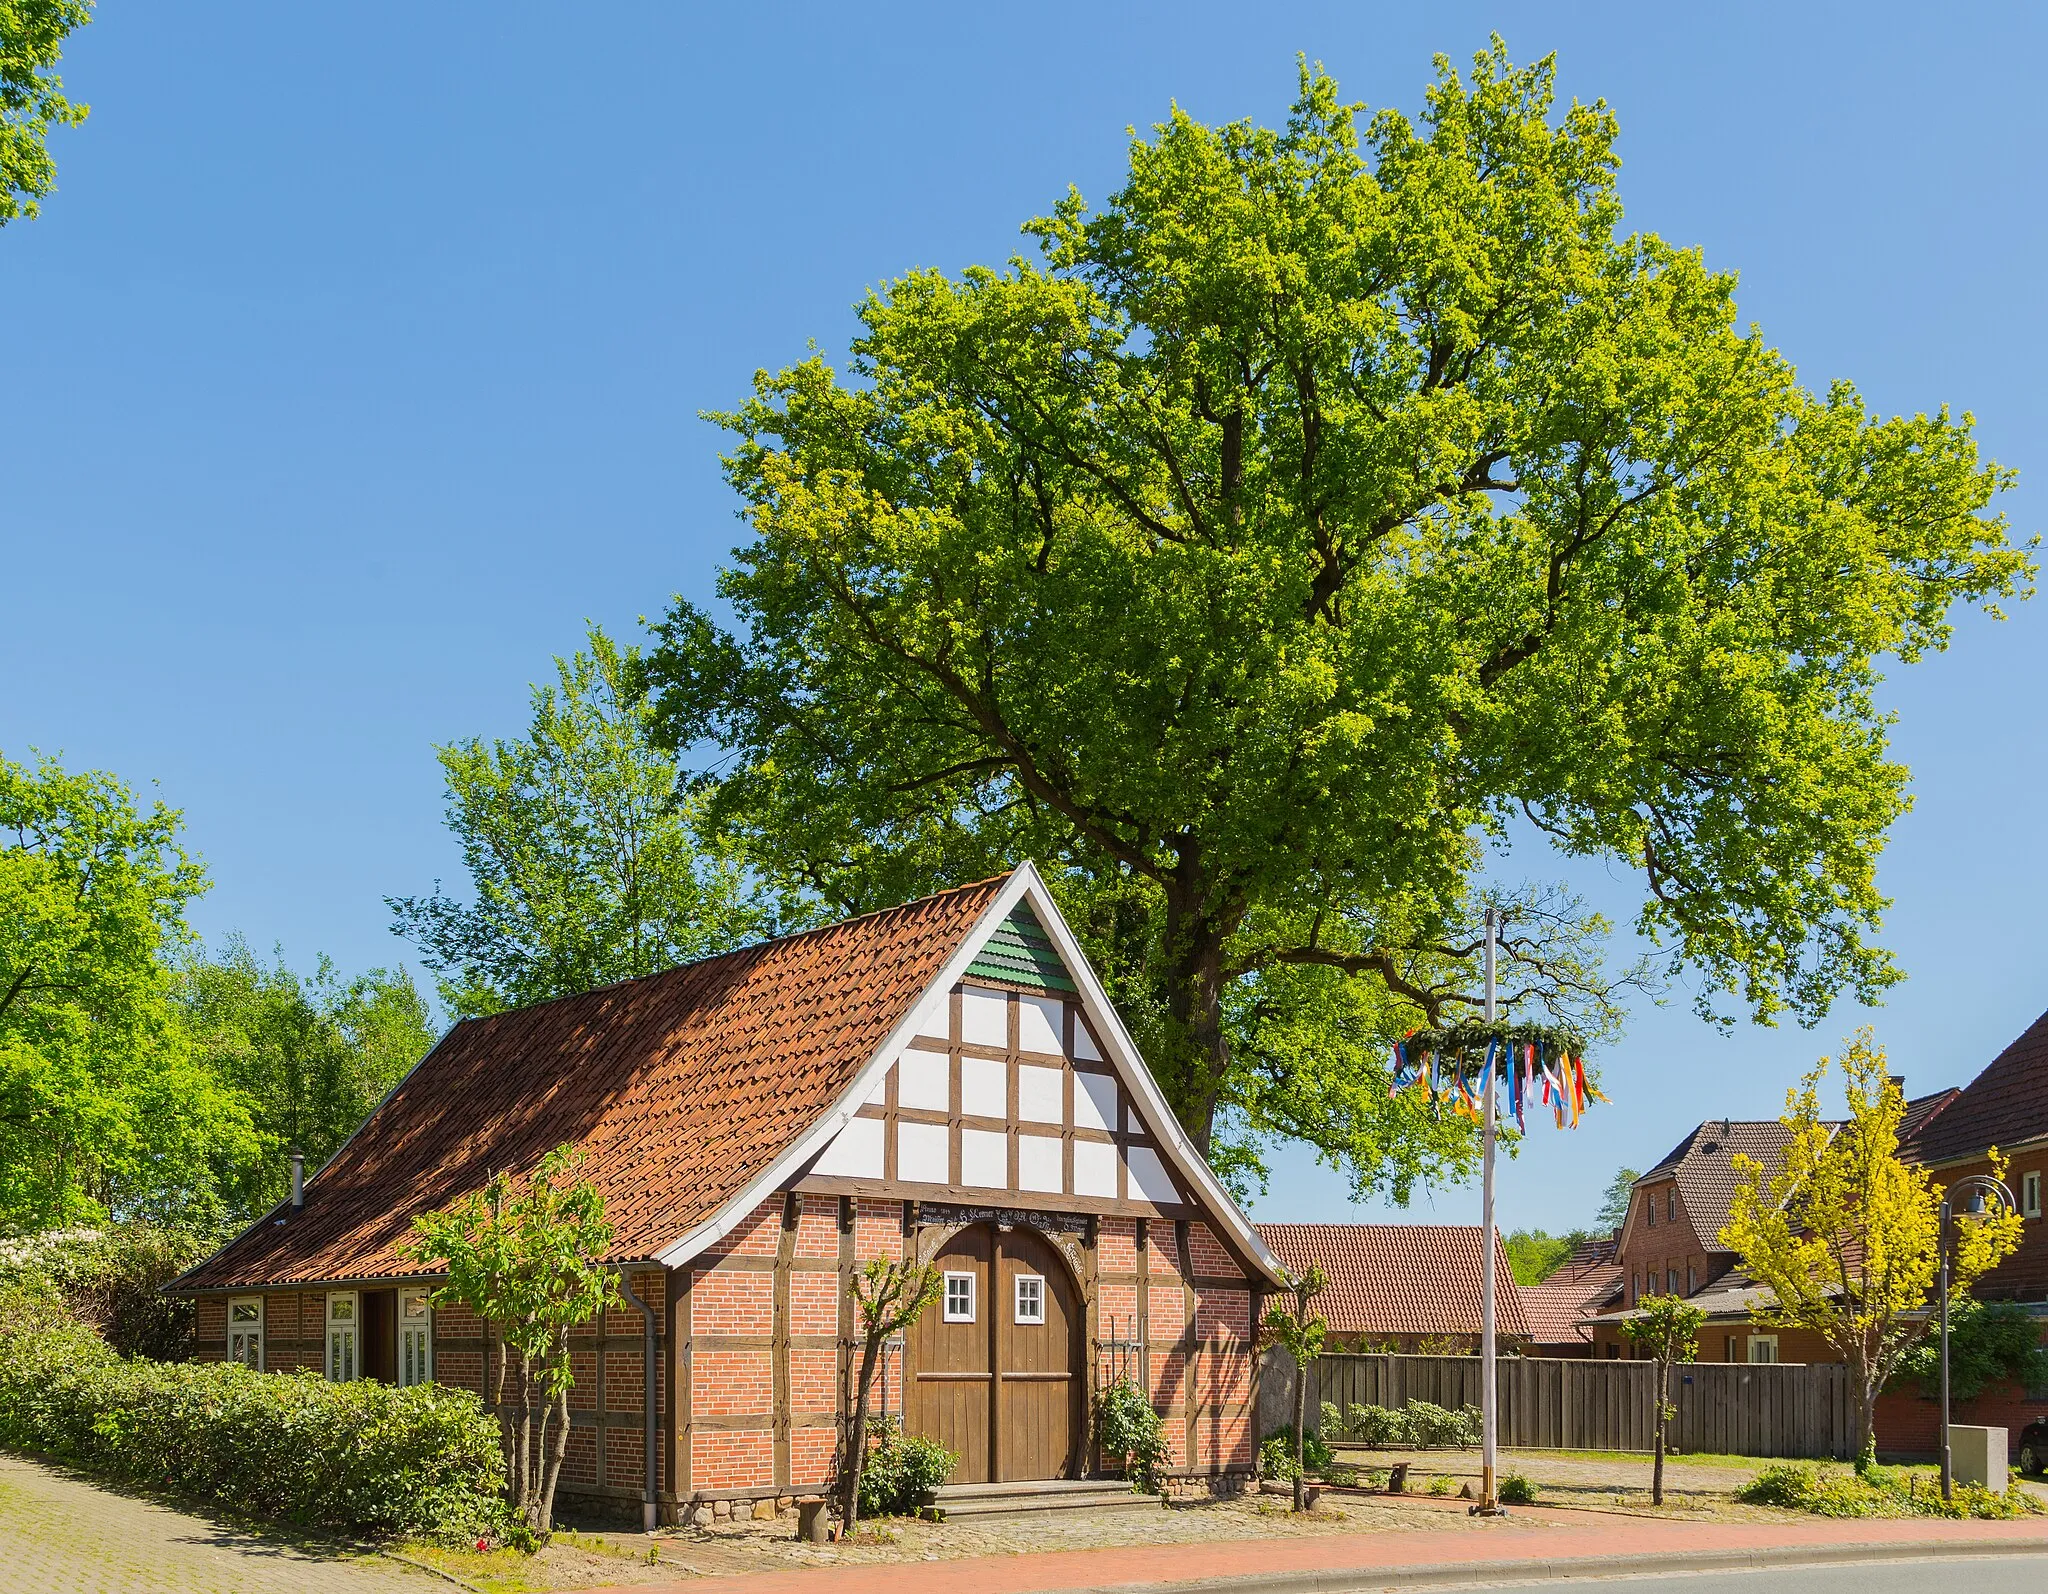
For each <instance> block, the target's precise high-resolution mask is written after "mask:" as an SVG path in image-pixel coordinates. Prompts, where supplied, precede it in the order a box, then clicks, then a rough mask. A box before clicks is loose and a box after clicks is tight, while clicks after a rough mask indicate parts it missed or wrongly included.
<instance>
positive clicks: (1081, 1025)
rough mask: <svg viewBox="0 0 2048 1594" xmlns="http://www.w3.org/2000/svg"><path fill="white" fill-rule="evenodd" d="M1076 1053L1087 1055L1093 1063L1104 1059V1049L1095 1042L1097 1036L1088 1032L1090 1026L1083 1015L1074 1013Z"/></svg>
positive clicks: (1078, 1055) (1081, 1055)
mask: <svg viewBox="0 0 2048 1594" xmlns="http://www.w3.org/2000/svg"><path fill="white" fill-rule="evenodd" d="M1074 1055H1075V1056H1076V1057H1085V1058H1087V1059H1088V1061H1089V1062H1091V1063H1099V1062H1101V1061H1103V1056H1102V1050H1101V1048H1100V1047H1098V1046H1097V1045H1096V1044H1095V1037H1094V1036H1093V1035H1090V1034H1089V1033H1088V1026H1087V1024H1086V1023H1085V1022H1084V1021H1083V1020H1082V1018H1081V1015H1080V1014H1079V1013H1076V1014H1075V1015H1074Z"/></svg>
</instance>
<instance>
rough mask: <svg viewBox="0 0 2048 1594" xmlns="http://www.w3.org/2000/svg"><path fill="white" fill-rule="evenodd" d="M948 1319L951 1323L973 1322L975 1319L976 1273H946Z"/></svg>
mask: <svg viewBox="0 0 2048 1594" xmlns="http://www.w3.org/2000/svg"><path fill="white" fill-rule="evenodd" d="M946 1321H947V1322H949V1323H971V1322H973V1321H974V1275H973V1274H972V1273H948V1274H947V1275H946Z"/></svg>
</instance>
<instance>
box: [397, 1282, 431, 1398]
mask: <svg viewBox="0 0 2048 1594" xmlns="http://www.w3.org/2000/svg"><path fill="white" fill-rule="evenodd" d="M433 1380H434V1306H433V1302H432V1300H431V1299H430V1298H429V1297H428V1294H427V1292H426V1291H425V1290H400V1291H399V1292H398V1387H399V1388H401V1389H406V1388H409V1387H411V1386H412V1385H414V1384H428V1383H432V1382H433Z"/></svg>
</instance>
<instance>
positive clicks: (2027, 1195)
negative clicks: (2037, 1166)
mask: <svg viewBox="0 0 2048 1594" xmlns="http://www.w3.org/2000/svg"><path fill="white" fill-rule="evenodd" d="M2020 1213H2021V1215H2022V1216H2024V1217H2029V1218H2038V1217H2039V1216H2040V1215H2041V1175H2040V1174H2038V1173H2023V1174H2021V1175H2020Z"/></svg>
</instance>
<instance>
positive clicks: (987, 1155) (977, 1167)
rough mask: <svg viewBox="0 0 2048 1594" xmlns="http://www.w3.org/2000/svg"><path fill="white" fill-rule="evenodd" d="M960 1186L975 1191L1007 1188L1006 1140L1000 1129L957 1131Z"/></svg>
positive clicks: (1008, 1157)
mask: <svg viewBox="0 0 2048 1594" xmlns="http://www.w3.org/2000/svg"><path fill="white" fill-rule="evenodd" d="M960 1182H961V1183H962V1184H964V1185H969V1186H971V1187H973V1188H974V1189H976V1190H1007V1189H1009V1188H1010V1137H1009V1136H1008V1135H1006V1134H1004V1133H1003V1132H1002V1131H1001V1130H1000V1129H963V1130H961V1131H960Z"/></svg>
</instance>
